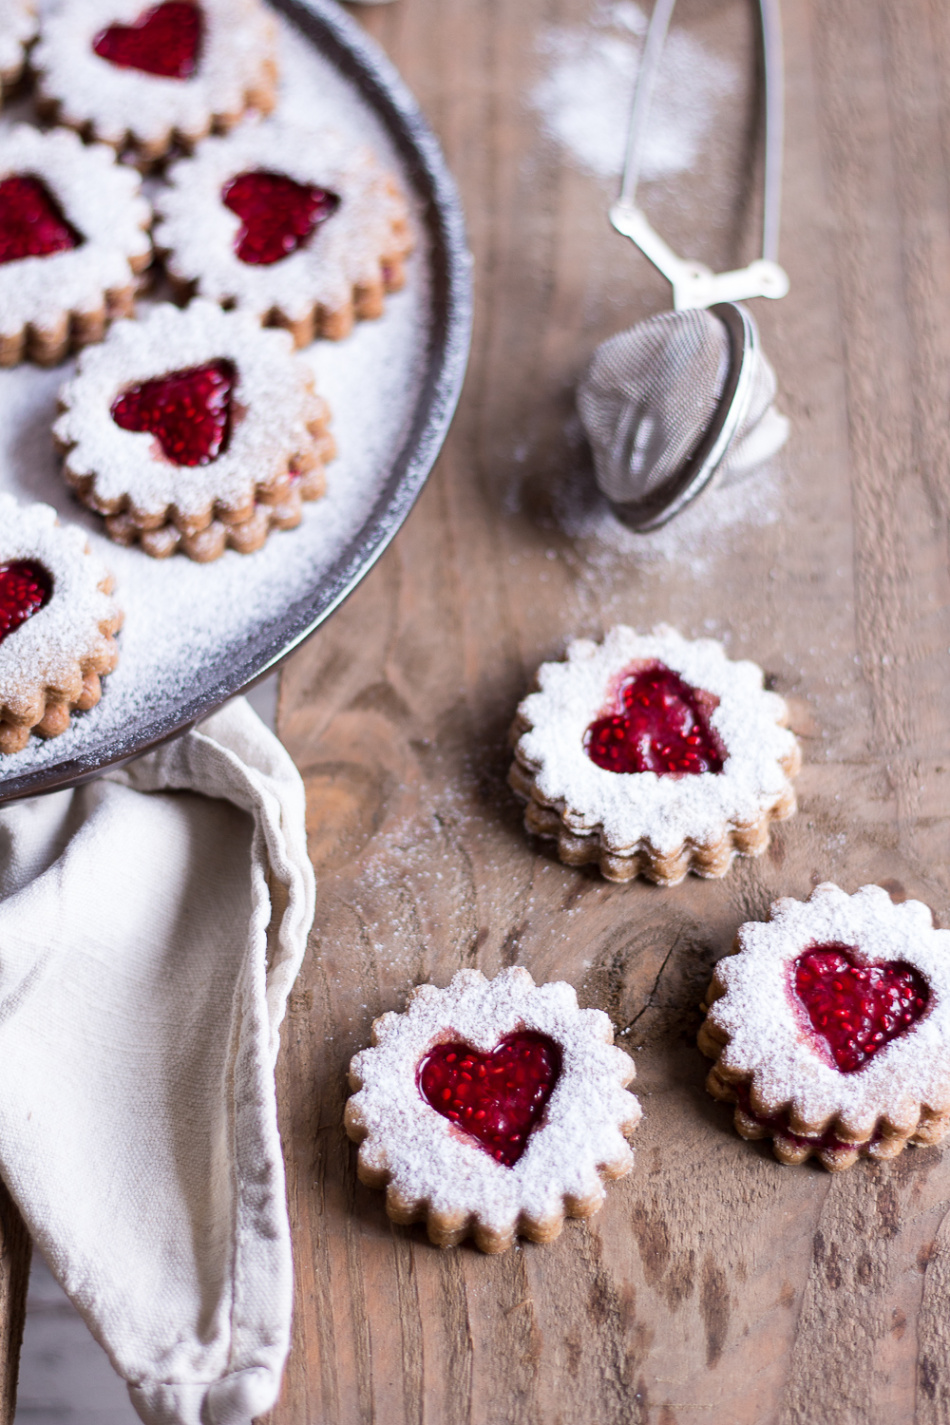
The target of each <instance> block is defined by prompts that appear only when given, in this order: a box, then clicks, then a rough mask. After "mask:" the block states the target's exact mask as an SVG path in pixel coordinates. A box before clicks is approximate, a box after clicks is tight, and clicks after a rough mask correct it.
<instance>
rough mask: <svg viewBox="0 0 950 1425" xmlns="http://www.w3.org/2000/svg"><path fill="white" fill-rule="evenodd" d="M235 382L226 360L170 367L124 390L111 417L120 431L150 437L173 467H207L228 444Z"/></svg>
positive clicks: (115, 404)
mask: <svg viewBox="0 0 950 1425" xmlns="http://www.w3.org/2000/svg"><path fill="white" fill-rule="evenodd" d="M234 381H235V373H234V367H233V366H232V365H231V363H230V361H209V362H208V364H207V365H206V366H191V367H189V368H188V370H187V371H172V372H171V373H170V375H168V376H159V377H157V378H156V379H155V380H154V381H143V382H142V384H141V386H130V387H129V388H128V390H127V391H123V393H122V395H121V396H119V397H118V399H117V400H116V401H115V403H114V405H113V407H112V419H113V420H114V421H115V423H116V425H117V426H121V427H122V429H123V430H134V431H148V432H149V433H150V434H151V435H154V436H155V438H156V440H157V441H158V443H159V445H160V446H161V448H162V453H163V455H164V456H165V458H166V459H167V460H171V461H172V462H173V463H174V464H175V465H210V464H211V462H212V460H217V458H218V456H219V455H220V454H221V452H222V451H223V450H224V449H225V448H226V446H227V443H228V435H229V434H230V428H231V393H232V391H233V389H234Z"/></svg>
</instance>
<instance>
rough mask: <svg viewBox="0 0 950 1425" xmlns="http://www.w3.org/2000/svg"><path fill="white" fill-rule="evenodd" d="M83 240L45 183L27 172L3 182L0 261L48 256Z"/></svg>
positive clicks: (0, 188) (0, 195) (0, 202)
mask: <svg viewBox="0 0 950 1425" xmlns="http://www.w3.org/2000/svg"><path fill="white" fill-rule="evenodd" d="M81 242H82V238H81V237H80V235H79V233H77V231H76V229H75V228H74V227H73V226H72V225H71V224H70V223H68V222H67V221H66V219H65V217H64V216H63V210H62V208H61V207H60V206H59V204H58V203H57V201H56V199H55V198H54V197H53V195H52V193H51V192H50V191H49V189H48V188H47V187H46V184H45V183H42V182H41V181H40V180H39V179H38V178H33V177H31V175H30V174H28V173H16V174H13V175H12V177H10V178H4V179H3V181H2V182H0V262H17V261H18V260H19V259H20V258H21V257H49V256H50V254H51V253H54V252H68V251H69V249H70V248H73V247H78V246H79V244H80V243H81Z"/></svg>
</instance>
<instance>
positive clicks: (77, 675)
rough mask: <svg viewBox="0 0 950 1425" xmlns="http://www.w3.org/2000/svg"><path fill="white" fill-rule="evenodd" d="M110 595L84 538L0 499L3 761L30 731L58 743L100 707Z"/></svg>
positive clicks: (38, 508)
mask: <svg viewBox="0 0 950 1425" xmlns="http://www.w3.org/2000/svg"><path fill="white" fill-rule="evenodd" d="M112 589H113V580H112V576H111V574H110V573H109V571H108V569H107V568H106V566H105V565H104V564H103V563H102V561H101V560H100V559H99V558H98V557H97V556H96V555H94V554H92V553H91V552H90V550H89V546H88V543H87V541H86V536H85V535H84V534H83V532H82V530H79V529H72V528H68V527H66V526H63V525H61V524H59V522H58V520H57V518H56V511H55V510H53V509H51V508H50V507H49V506H48V505H19V504H17V502H16V500H14V498H13V496H12V495H0V754H5V755H7V754H10V753H14V752H21V751H22V750H23V748H24V747H25V746H26V745H27V743H28V742H29V740H30V734H31V733H37V734H38V735H39V736H40V737H58V736H59V735H60V733H63V732H65V731H66V729H67V727H68V726H69V722H70V718H71V716H72V714H73V713H74V712H77V711H80V712H87V711H88V710H89V709H90V708H93V707H95V705H96V703H97V702H98V701H99V698H100V696H101V693H102V687H101V679H102V678H103V677H104V676H105V675H106V674H107V673H111V672H112V670H113V668H114V667H115V665H116V663H117V661H118V656H119V650H118V645H117V644H116V641H115V634H116V632H117V631H118V629H119V628H120V627H121V624H122V612H121V610H120V609H119V606H118V605H117V604H116V602H115V600H114V599H113V598H112V597H111V594H112Z"/></svg>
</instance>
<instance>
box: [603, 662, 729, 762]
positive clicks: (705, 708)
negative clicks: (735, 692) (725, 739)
mask: <svg viewBox="0 0 950 1425" xmlns="http://www.w3.org/2000/svg"><path fill="white" fill-rule="evenodd" d="M717 706H718V700H717V699H716V698H715V697H713V695H712V693H706V692H703V690H702V689H701V688H691V687H690V685H689V684H688V683H685V682H684V681H683V679H682V678H681V677H680V676H679V674H678V673H674V672H673V670H672V668H667V666H666V664H665V663H659V662H656V663H649V664H647V665H646V666H645V667H639V668H637V669H636V670H635V671H632V672H630V673H627V674H625V675H624V676H623V677H622V678H621V680H620V683H619V686H618V688H617V693H616V696H615V698H614V699H613V706H612V707H611V708H609V709H605V711H604V712H603V713H602V714H601V716H600V717H599V718H598V719H597V720H596V722H592V723H591V725H590V727H589V728H588V729H587V733H586V735H585V738H584V747H585V749H586V752H587V755H588V757H589V758H590V760H591V761H592V762H595V763H596V764H597V766H598V767H602V768H603V769H604V771H605V772H656V773H657V774H658V776H661V777H670V776H683V775H691V776H695V775H697V774H698V773H700V772H721V771H722V768H723V763H724V762H725V760H726V749H725V748H724V746H723V744H722V741H721V739H720V738H719V736H718V734H717V733H716V731H715V729H714V728H713V727H712V725H711V724H710V721H709V719H710V717H711V716H712V714H713V712H714V711H715V709H716V707H717Z"/></svg>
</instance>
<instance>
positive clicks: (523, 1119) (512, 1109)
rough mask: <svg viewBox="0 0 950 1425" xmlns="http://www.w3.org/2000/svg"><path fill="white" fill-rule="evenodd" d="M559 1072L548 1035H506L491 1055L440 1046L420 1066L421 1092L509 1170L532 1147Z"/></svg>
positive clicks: (467, 1047) (557, 1051) (558, 1058)
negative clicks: (533, 1132)
mask: <svg viewBox="0 0 950 1425" xmlns="http://www.w3.org/2000/svg"><path fill="white" fill-rule="evenodd" d="M560 1072H561V1051H560V1049H559V1047H558V1046H557V1044H555V1042H554V1040H553V1039H549V1038H548V1036H547V1035H546V1034H536V1033H534V1032H533V1031H531V1030H521V1031H519V1032H518V1033H515V1034H506V1035H505V1037H504V1039H502V1040H501V1042H500V1043H499V1044H498V1046H497V1047H496V1048H495V1049H493V1050H492V1051H491V1053H490V1054H480V1053H479V1052H478V1050H477V1049H473V1048H472V1047H471V1046H470V1045H469V1044H460V1043H451V1044H436V1046H435V1048H434V1049H431V1050H430V1051H429V1053H428V1054H427V1055H426V1057H425V1058H424V1059H423V1061H422V1063H421V1064H420V1065H419V1071H418V1075H417V1081H418V1084H419V1092H420V1093H421V1094H422V1097H423V1098H424V1099H425V1100H426V1102H427V1103H430V1104H431V1105H432V1107H433V1108H434V1109H435V1111H436V1113H441V1114H442V1116H443V1118H448V1119H449V1120H450V1122H452V1123H454V1124H455V1126H456V1127H457V1128H460V1129H461V1130H462V1132H463V1133H468V1134H469V1135H470V1136H471V1137H472V1138H474V1139H475V1140H476V1142H478V1143H479V1144H480V1146H481V1147H482V1148H484V1149H485V1151H486V1152H487V1153H490V1154H491V1155H492V1157H493V1158H494V1159H495V1161H496V1163H502V1164H504V1166H505V1167H506V1168H511V1167H513V1166H514V1165H515V1163H517V1161H518V1159H519V1158H520V1157H521V1155H522V1153H523V1152H524V1150H525V1148H526V1147H527V1145H528V1135H529V1134H530V1132H531V1130H532V1128H534V1126H535V1124H536V1123H537V1122H538V1120H539V1119H540V1117H541V1115H542V1114H543V1112H544V1110H545V1108H546V1107H547V1102H548V1099H549V1098H550V1097H551V1094H552V1092H553V1090H554V1086H555V1084H556V1083H557V1081H558V1076H559V1074H560Z"/></svg>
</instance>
